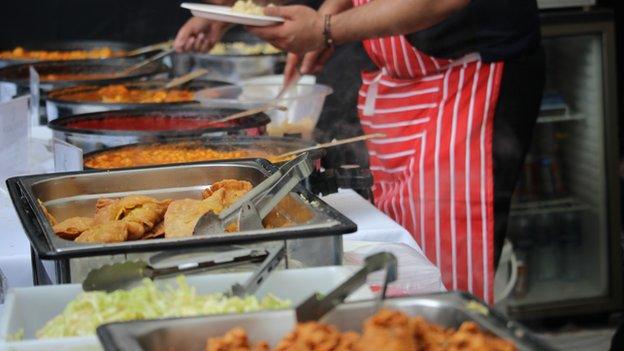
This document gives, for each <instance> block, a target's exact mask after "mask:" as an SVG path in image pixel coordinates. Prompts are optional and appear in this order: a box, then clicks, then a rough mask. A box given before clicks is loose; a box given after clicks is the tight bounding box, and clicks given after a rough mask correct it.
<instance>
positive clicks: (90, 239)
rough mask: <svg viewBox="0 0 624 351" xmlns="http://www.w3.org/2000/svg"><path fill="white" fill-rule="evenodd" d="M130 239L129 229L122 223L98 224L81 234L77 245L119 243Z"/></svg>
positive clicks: (77, 239)
mask: <svg viewBox="0 0 624 351" xmlns="http://www.w3.org/2000/svg"><path fill="white" fill-rule="evenodd" d="M127 239H128V227H127V225H126V223H124V222H122V221H112V222H107V223H104V224H98V225H95V226H93V227H91V228H90V229H89V230H87V231H85V232H83V233H82V234H80V236H79V237H77V238H76V240H75V242H77V243H118V242H122V241H126V240H127Z"/></svg>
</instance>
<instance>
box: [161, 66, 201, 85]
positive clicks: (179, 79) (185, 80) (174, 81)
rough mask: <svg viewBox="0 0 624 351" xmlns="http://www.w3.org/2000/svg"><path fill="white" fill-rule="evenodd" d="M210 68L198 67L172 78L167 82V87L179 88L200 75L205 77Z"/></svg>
mask: <svg viewBox="0 0 624 351" xmlns="http://www.w3.org/2000/svg"><path fill="white" fill-rule="evenodd" d="M208 72H209V71H208V70H207V69H204V68H199V69H196V70H194V71H192V72H189V73H187V74H185V75H183V76H180V77H177V78H174V79H172V80H171V81H170V82H169V83H167V84H165V89H173V88H177V87H179V86H181V85H184V84H186V83H188V82H190V81H192V80H193V79H197V78H199V77H203V76H205V75H206V74H208Z"/></svg>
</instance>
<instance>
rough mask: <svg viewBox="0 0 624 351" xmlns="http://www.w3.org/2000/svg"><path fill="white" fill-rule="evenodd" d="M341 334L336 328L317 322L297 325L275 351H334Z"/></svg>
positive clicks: (338, 343)
mask: <svg viewBox="0 0 624 351" xmlns="http://www.w3.org/2000/svg"><path fill="white" fill-rule="evenodd" d="M341 337H342V334H341V333H340V331H339V330H338V329H336V327H334V326H332V325H327V324H321V323H317V322H307V323H300V324H297V327H296V328H295V330H294V331H292V332H290V334H288V335H287V336H286V337H285V338H284V339H283V340H282V341H280V343H279V344H278V345H277V347H276V348H275V351H334V350H336V347H338V345H340V340H341Z"/></svg>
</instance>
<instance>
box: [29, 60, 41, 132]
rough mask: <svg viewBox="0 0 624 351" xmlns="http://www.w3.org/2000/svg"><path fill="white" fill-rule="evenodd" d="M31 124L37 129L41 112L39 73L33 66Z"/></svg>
mask: <svg viewBox="0 0 624 351" xmlns="http://www.w3.org/2000/svg"><path fill="white" fill-rule="evenodd" d="M29 71H30V96H31V97H32V98H31V99H30V122H31V126H33V127H36V126H38V125H39V124H40V122H39V120H40V115H41V113H40V110H39V96H40V90H39V73H37V71H36V70H35V68H34V67H33V66H30V68H29Z"/></svg>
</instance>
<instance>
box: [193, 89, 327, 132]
mask: <svg viewBox="0 0 624 351" xmlns="http://www.w3.org/2000/svg"><path fill="white" fill-rule="evenodd" d="M280 89H282V84H281V83H279V84H244V85H242V86H227V87H218V88H213V89H205V90H202V91H200V92H197V93H196V95H195V97H196V99H197V100H199V101H200V102H201V103H202V105H204V106H208V107H220V108H241V109H250V108H256V107H260V106H263V105H265V104H267V103H271V104H277V105H282V106H285V107H286V108H287V109H288V110H287V111H279V110H271V111H267V112H266V114H267V115H269V117H270V118H271V123H270V124H269V125H268V126H267V132H268V134H269V135H270V136H277V137H281V136H285V135H286V136H288V135H290V136H301V137H302V138H304V139H312V132H313V131H314V128H315V127H316V124H317V123H318V120H319V117H320V115H321V110H322V109H323V104H324V103H325V98H326V97H327V95H329V94H331V93H332V92H333V90H332V88H330V87H328V86H326V85H321V84H298V85H297V86H295V87H292V88H291V89H290V90H289V91H288V92H287V93H286V95H285V96H284V97H283V98H281V99H279V100H274V98H275V97H276V96H277V94H278V93H279V91H280Z"/></svg>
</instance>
